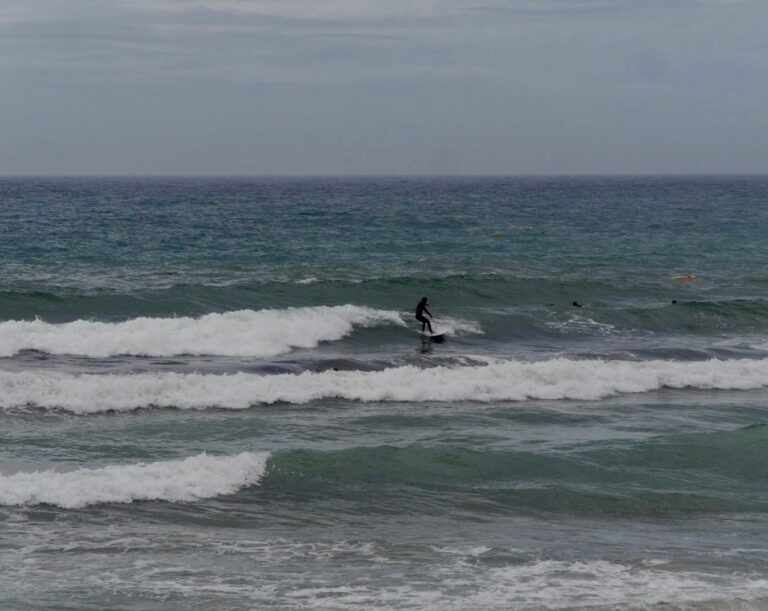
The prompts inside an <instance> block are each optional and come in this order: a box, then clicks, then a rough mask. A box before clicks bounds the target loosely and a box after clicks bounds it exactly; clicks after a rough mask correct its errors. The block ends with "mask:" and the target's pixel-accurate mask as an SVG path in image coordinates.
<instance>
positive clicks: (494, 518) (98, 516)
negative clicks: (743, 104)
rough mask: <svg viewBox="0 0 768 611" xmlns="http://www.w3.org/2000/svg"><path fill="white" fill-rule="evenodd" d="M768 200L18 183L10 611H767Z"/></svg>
mask: <svg viewBox="0 0 768 611" xmlns="http://www.w3.org/2000/svg"><path fill="white" fill-rule="evenodd" d="M767 201H768V179H766V178H764V177H713V178H701V177H700V178H687V177H664V178H514V179H509V178H473V179H431V178H407V179H406V178H387V179H364V178H359V179H344V178H323V179H319V178H312V179H310V178H307V179H277V178H275V179H160V178H158V179H3V180H0V409H1V410H2V411H0V421H1V424H2V426H0V523H2V530H3V537H2V542H0V563H1V564H2V569H3V570H2V571H1V572H0V603H1V605H2V606H6V607H9V608H62V606H63V607H64V608H74V609H90V608H136V609H144V608H167V609H176V608H200V609H209V608H231V609H235V608H242V609H250V608H286V609H289V608H290V609H295V608H309V607H324V608H332V609H339V608H351V609H359V608H371V607H375V608H392V609H414V608H416V609H446V608H456V609H467V608H473V609H474V608H478V609H486V608H487V609H509V608H514V609H539V608H553V609H555V608H556V609H563V608H565V609H582V608H583V609H594V608H605V609H609V608H610V609H613V608H633V609H634V608H638V607H640V608H646V607H647V608H658V609H662V608H663V609H720V608H723V609H732V608H739V609H741V608H743V609H752V608H757V609H759V608H764V607H765V606H766V605H768V578H766V569H768V535H766V532H768V531H766V526H767V520H766V516H767V515H768V493H766V484H768V476H767V475H766V470H765V464H766V459H768V426H766V422H767V421H768V418H767V414H768V411H767V410H768V407H767V406H766V399H768V393H766V387H768V272H766V256H765V244H766V243H768V218H767V217H768V208H767V207H766V202H767ZM424 295H426V296H428V297H429V301H430V309H431V310H432V313H433V314H434V326H435V328H436V329H437V330H440V331H446V332H447V338H448V339H447V341H446V342H445V343H442V344H436V343H433V342H430V341H426V340H423V339H422V337H421V336H420V333H419V330H418V327H417V325H416V322H415V321H414V320H413V310H414V309H415V305H416V302H417V301H418V300H419V298H420V297H422V296H424ZM574 302H576V303H577V304H579V305H578V306H576V305H573V303H574Z"/></svg>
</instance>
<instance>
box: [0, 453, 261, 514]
mask: <svg viewBox="0 0 768 611" xmlns="http://www.w3.org/2000/svg"><path fill="white" fill-rule="evenodd" d="M268 458H269V453H268V452H261V453H252V452H242V453H240V454H237V455H235V456H208V455H207V454H205V453H204V452H203V453H202V454H198V455H197V456H190V457H189V458H185V459H183V460H171V461H163V462H154V463H149V464H135V465H125V466H123V465H116V466H109V467H102V468H97V469H78V470H76V471H70V472H66V473H62V472H59V471H53V470H47V471H37V472H34V473H15V474H13V475H2V474H0V505H40V504H49V505H57V506H59V507H66V508H79V507H85V506H87V505H94V504H98V503H130V502H132V501H139V500H157V501H174V502H189V501H197V500H199V499H206V498H211V497H214V496H220V495H223V494H233V493H234V492H237V490H239V489H240V488H243V487H245V486H252V485H254V484H258V483H259V481H260V480H261V478H262V477H263V476H264V473H265V472H266V467H267V459H268Z"/></svg>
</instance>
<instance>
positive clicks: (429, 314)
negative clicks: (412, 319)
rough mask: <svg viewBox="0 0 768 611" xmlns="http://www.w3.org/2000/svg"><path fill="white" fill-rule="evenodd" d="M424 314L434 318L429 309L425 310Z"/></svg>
mask: <svg viewBox="0 0 768 611" xmlns="http://www.w3.org/2000/svg"><path fill="white" fill-rule="evenodd" d="M424 314H426V315H427V316H429V317H430V318H432V312H430V311H429V310H428V309H427V308H424Z"/></svg>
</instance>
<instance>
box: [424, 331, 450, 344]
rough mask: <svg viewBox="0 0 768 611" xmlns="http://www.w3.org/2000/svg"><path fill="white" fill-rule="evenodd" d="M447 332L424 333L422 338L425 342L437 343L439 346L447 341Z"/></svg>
mask: <svg viewBox="0 0 768 611" xmlns="http://www.w3.org/2000/svg"><path fill="white" fill-rule="evenodd" d="M445 336H446V331H442V332H440V333H422V334H421V337H422V338H424V339H425V340H429V341H431V342H435V343H436V344H439V343H441V342H443V341H445Z"/></svg>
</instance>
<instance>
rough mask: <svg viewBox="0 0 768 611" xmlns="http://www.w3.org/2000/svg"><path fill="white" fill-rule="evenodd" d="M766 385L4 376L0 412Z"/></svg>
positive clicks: (573, 374) (618, 376)
mask: <svg viewBox="0 0 768 611" xmlns="http://www.w3.org/2000/svg"><path fill="white" fill-rule="evenodd" d="M764 386H768V359H766V360H752V359H742V360H727V361H723V360H710V361H694V362H679V361H665V360H655V361H644V362H628V361H602V360H569V359H553V360H548V361H539V362H521V361H500V362H493V363H490V364H488V365H487V366H463V367H432V368H425V369H422V368H419V367H414V366H410V365H409V366H404V367H396V368H391V369H385V370H383V371H373V372H371V371H324V372H321V373H313V372H304V373H301V374H279V375H256V374H251V373H235V374H225V375H215V374H183V373H146V374H64V373H57V372H47V371H25V372H0V407H3V408H11V407H18V406H39V407H55V408H63V409H66V410H70V411H73V412H75V413H95V412H103V411H108V410H129V409H135V408H139V407H150V406H155V407H177V408H198V409H199V408H205V407H223V408H232V409H243V408H247V407H250V406H252V405H258V404H265V403H277V402H285V403H296V404H300V403H308V402H310V401H314V400H319V399H327V398H340V399H348V400H358V401H403V402H409V401H414V402H416V401H445V402H451V401H483V402H489V401H522V400H525V399H550V400H553V399H580V400H595V399H601V398H604V397H608V396H612V395H617V394H621V393H642V392H647V391H651V390H657V389H661V388H686V387H687V388H699V389H720V390H748V389H756V388H762V387H764Z"/></svg>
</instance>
